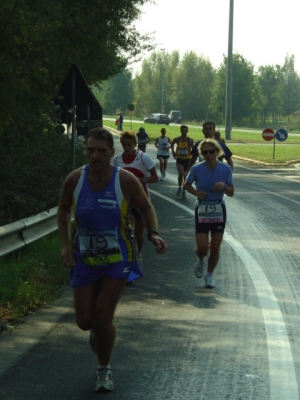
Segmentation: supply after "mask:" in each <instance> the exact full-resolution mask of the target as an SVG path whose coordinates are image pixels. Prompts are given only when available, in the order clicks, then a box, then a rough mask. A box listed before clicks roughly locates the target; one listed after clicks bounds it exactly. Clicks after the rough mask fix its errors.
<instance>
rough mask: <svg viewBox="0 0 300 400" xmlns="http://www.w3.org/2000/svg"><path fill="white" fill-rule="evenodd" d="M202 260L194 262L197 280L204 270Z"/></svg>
mask: <svg viewBox="0 0 300 400" xmlns="http://www.w3.org/2000/svg"><path fill="white" fill-rule="evenodd" d="M204 264H205V263H204V260H199V258H198V261H197V262H196V265H195V275H196V277H197V278H202V276H203V270H204Z"/></svg>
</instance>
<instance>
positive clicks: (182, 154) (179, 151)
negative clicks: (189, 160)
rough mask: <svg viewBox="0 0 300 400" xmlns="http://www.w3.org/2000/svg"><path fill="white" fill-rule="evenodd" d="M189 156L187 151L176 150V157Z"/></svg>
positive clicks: (185, 149)
mask: <svg viewBox="0 0 300 400" xmlns="http://www.w3.org/2000/svg"><path fill="white" fill-rule="evenodd" d="M188 154H189V149H187V148H184V149H178V155H179V156H181V157H184V156H187V155H188Z"/></svg>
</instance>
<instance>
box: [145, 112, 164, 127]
mask: <svg viewBox="0 0 300 400" xmlns="http://www.w3.org/2000/svg"><path fill="white" fill-rule="evenodd" d="M144 123H148V124H165V125H169V123H170V120H169V117H168V116H167V114H151V115H149V117H146V118H144Z"/></svg>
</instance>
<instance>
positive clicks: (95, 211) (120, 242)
mask: <svg viewBox="0 0 300 400" xmlns="http://www.w3.org/2000/svg"><path fill="white" fill-rule="evenodd" d="M88 171H89V166H88V165H85V166H83V167H82V170H81V175H80V178H79V181H78V183H77V186H76V188H75V191H74V194H73V210H74V218H75V221H74V232H73V240H72V244H73V250H74V258H75V261H76V266H97V267H101V266H103V267H106V268H107V266H109V265H110V264H113V263H118V262H127V261H128V262H131V261H135V260H136V256H137V249H136V243H135V238H134V236H133V235H132V230H131V226H130V223H129V220H130V214H129V208H130V207H129V204H128V202H127V201H126V199H125V198H124V196H123V193H122V191H121V187H120V174H119V172H120V168H118V167H114V170H113V174H112V178H111V179H110V181H109V183H108V185H107V187H106V188H105V189H104V190H102V191H100V192H94V191H93V190H92V189H91V188H90V186H89V183H88Z"/></svg>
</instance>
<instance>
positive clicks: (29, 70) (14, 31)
mask: <svg viewBox="0 0 300 400" xmlns="http://www.w3.org/2000/svg"><path fill="white" fill-rule="evenodd" d="M147 1H148V0H123V1H121V0H53V1H51V2H48V1H46V0H18V1H11V0H2V1H1V4H0V22H1V25H0V26H1V29H0V55H1V57H0V78H1V83H2V85H1V87H2V90H1V93H0V119H1V124H0V133H1V131H2V132H4V131H5V130H6V128H7V127H8V126H10V125H11V124H12V123H13V124H16V125H18V126H19V128H20V129H26V126H28V125H29V124H30V123H31V120H30V118H29V120H28V116H29V115H32V114H34V115H35V118H37V117H38V116H39V115H41V114H44V113H48V114H49V105H50V104H51V102H52V100H53V98H54V97H55V95H56V93H57V92H58V89H59V87H60V85H61V83H62V81H63V79H64V77H65V76H66V73H67V71H68V70H69V68H70V65H71V64H72V63H75V64H76V65H77V66H78V67H79V68H80V70H81V71H82V73H83V75H84V77H85V79H86V81H87V83H88V84H92V83H95V82H98V81H100V80H105V79H107V78H109V77H111V76H113V75H115V74H116V73H118V72H119V71H120V70H121V69H122V68H124V67H125V66H126V64H127V63H128V61H129V60H133V59H138V58H139V57H140V56H141V54H142V53H143V51H144V50H146V49H149V48H151V45H150V37H149V36H148V35H141V34H140V33H139V32H137V31H136V30H135V28H134V27H133V25H132V22H133V21H134V20H135V19H137V18H138V17H139V15H140V12H141V11H140V9H139V6H141V5H143V4H144V3H146V2H147Z"/></svg>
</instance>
